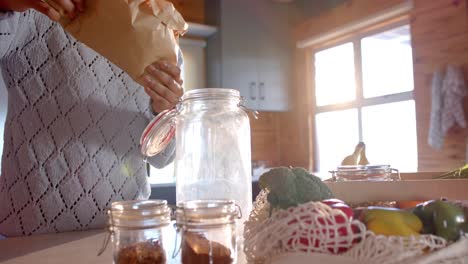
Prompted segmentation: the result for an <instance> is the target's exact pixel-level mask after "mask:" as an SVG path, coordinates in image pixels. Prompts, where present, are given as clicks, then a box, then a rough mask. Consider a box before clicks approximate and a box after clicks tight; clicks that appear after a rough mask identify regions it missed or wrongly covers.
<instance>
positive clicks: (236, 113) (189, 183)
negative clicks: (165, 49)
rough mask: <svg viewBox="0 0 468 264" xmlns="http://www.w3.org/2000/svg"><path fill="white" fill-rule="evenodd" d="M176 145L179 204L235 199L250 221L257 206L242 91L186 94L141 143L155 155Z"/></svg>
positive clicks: (160, 117)
mask: <svg viewBox="0 0 468 264" xmlns="http://www.w3.org/2000/svg"><path fill="white" fill-rule="evenodd" d="M174 135H175V140H176V157H175V164H174V166H175V176H176V197H177V203H182V202H187V201H194V200H234V201H235V203H236V204H237V205H239V206H240V208H241V209H242V212H243V215H244V217H245V218H244V219H243V220H245V219H246V218H247V217H248V214H249V212H250V210H251V207H252V174H251V162H252V161H251V152H250V151H251V146H250V122H249V117H248V115H247V113H246V111H244V108H243V106H242V104H241V97H240V94H239V91H237V90H231V89H215V88H213V89H197V90H191V91H189V92H187V93H185V94H184V96H183V97H182V99H181V102H180V103H179V104H178V105H177V107H176V108H175V109H172V110H169V111H165V112H162V113H161V114H159V115H158V116H157V117H156V118H155V119H154V120H153V121H152V122H151V123H150V124H149V125H148V127H147V129H146V130H145V131H144V133H143V135H142V138H141V140H140V143H141V147H142V153H143V154H144V155H146V156H153V155H156V154H157V153H159V152H161V151H162V150H164V148H165V147H166V146H167V144H168V143H169V142H170V140H171V139H172V138H173V137H174Z"/></svg>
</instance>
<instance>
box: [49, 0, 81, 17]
mask: <svg viewBox="0 0 468 264" xmlns="http://www.w3.org/2000/svg"><path fill="white" fill-rule="evenodd" d="M47 1H50V2H51V3H50V5H52V6H53V5H56V7H54V6H53V7H54V8H55V9H58V10H57V11H59V12H60V11H63V12H65V14H67V15H69V16H74V15H75V12H76V11H77V10H76V9H75V4H74V3H73V2H72V1H71V0H47Z"/></svg>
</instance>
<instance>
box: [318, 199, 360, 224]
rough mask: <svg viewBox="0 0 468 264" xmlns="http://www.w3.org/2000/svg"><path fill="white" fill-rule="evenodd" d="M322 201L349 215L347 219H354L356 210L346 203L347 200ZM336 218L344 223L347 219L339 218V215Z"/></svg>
mask: <svg viewBox="0 0 468 264" xmlns="http://www.w3.org/2000/svg"><path fill="white" fill-rule="evenodd" d="M322 203H324V204H326V205H328V206H330V207H331V208H332V209H338V210H340V211H342V212H343V213H344V214H345V215H346V216H347V217H348V219H346V220H349V221H351V220H353V216H354V211H353V209H352V208H351V207H349V206H348V205H347V204H345V202H343V201H341V200H338V199H327V200H323V201H322ZM335 220H336V221H337V223H344V220H345V219H339V218H338V217H337V218H335ZM338 220H339V221H338Z"/></svg>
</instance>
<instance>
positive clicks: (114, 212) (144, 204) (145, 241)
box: [108, 200, 172, 264]
mask: <svg viewBox="0 0 468 264" xmlns="http://www.w3.org/2000/svg"><path fill="white" fill-rule="evenodd" d="M108 217H109V231H110V234H111V240H112V244H113V252H114V255H113V256H114V263H115V264H164V263H166V260H167V258H168V256H171V255H170V253H171V252H169V251H170V250H168V247H169V246H170V245H168V243H169V242H168V241H167V240H168V239H170V235H171V233H170V231H171V228H172V227H171V226H170V221H171V210H170V208H169V207H168V206H167V202H166V201H164V200H148V201H123V202H114V203H112V206H111V209H110V210H109V211H108Z"/></svg>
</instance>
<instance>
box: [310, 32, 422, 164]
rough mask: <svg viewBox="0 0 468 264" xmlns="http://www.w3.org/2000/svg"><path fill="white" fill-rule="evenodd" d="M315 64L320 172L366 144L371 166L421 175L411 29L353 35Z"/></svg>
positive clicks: (324, 52) (317, 55)
mask: <svg viewBox="0 0 468 264" xmlns="http://www.w3.org/2000/svg"><path fill="white" fill-rule="evenodd" d="M313 59H314V65H315V104H314V113H315V130H316V142H317V144H316V146H317V148H316V150H315V152H316V155H315V156H316V164H317V168H316V169H317V170H318V171H322V172H325V171H328V170H333V169H335V168H336V166H338V165H339V164H340V163H341V161H342V160H343V159H344V157H346V156H347V155H350V154H352V152H353V150H354V147H355V145H356V144H357V143H358V142H359V141H364V142H365V143H366V155H367V157H368V159H369V161H370V162H371V163H372V164H389V165H391V166H392V167H394V168H397V169H399V170H401V171H416V170H417V136H416V114H415V103H414V99H413V92H412V91H413V83H414V82H413V59H412V49H411V42H410V27H409V25H403V26H401V25H400V26H396V27H395V26H394V27H393V28H390V29H388V28H387V29H386V30H381V31H380V32H374V33H370V34H369V33H368V34H366V35H360V36H354V37H353V38H351V39H348V41H347V42H342V43H340V44H337V45H334V46H331V47H330V46H329V47H328V48H326V49H323V50H319V51H317V52H315V53H314V58H313Z"/></svg>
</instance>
